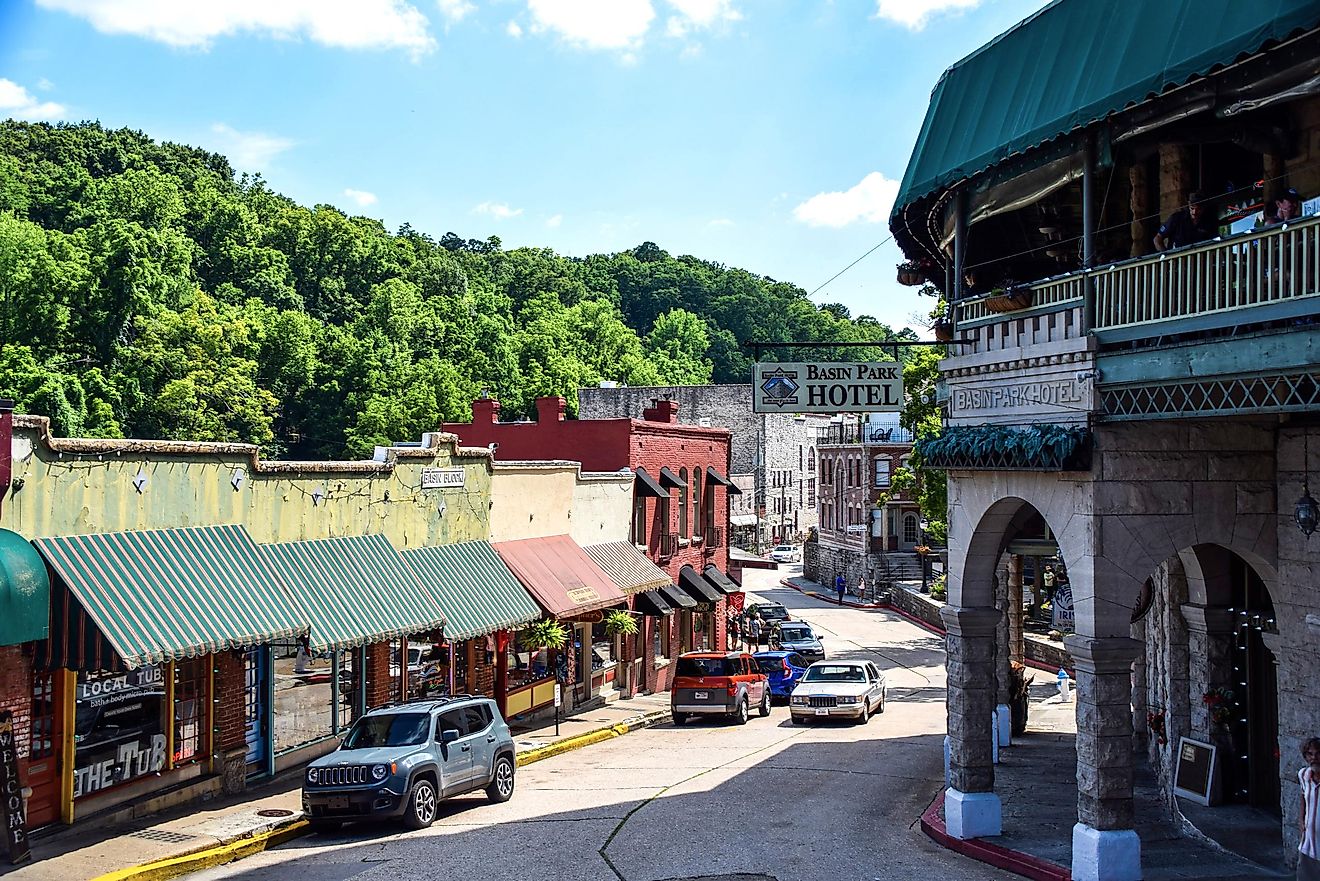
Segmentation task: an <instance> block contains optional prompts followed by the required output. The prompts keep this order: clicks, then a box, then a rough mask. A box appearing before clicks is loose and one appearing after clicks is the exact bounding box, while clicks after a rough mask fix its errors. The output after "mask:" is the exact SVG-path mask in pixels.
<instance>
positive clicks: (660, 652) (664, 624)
mask: <svg viewBox="0 0 1320 881" xmlns="http://www.w3.org/2000/svg"><path fill="white" fill-rule="evenodd" d="M651 628H652V629H651V653H652V654H653V655H655V656H656V657H657V658H664V657H668V655H669V652H668V644H669V619H668V618H654V619H652V620H651Z"/></svg>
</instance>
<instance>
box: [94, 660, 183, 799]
mask: <svg viewBox="0 0 1320 881" xmlns="http://www.w3.org/2000/svg"><path fill="white" fill-rule="evenodd" d="M75 701H76V703H75V707H74V714H75V715H74V744H75V751H74V766H73V767H74V770H73V796H74V798H81V797H83V796H87V795H92V794H93V793H97V792H101V791H102V790H105V789H109V788H110V787H112V786H117V785H119V784H120V783H125V782H128V781H129V780H133V779H134V778H137V777H143V776H146V775H147V774H155V773H157V772H159V771H162V770H164V768H165V752H166V737H165V730H166V729H165V725H166V719H165V713H166V711H167V708H166V706H165V671H164V668H163V667H161V666H160V665H152V666H150V667H142V668H139V669H137V670H130V671H128V672H126V673H79V674H78V683H77V691H76V695H75Z"/></svg>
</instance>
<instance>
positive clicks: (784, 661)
mask: <svg viewBox="0 0 1320 881" xmlns="http://www.w3.org/2000/svg"><path fill="white" fill-rule="evenodd" d="M780 661H781V662H782V663H783V665H784V672H785V673H792V672H793V668H792V667H790V666H788V659H787V658H780Z"/></svg>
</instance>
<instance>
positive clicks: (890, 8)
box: [875, 0, 981, 31]
mask: <svg viewBox="0 0 1320 881" xmlns="http://www.w3.org/2000/svg"><path fill="white" fill-rule="evenodd" d="M980 5H981V0H876V8H875V16H876V18H883V19H888V20H889V21H892V22H896V23H898V24H901V25H902V26H903V27H905V28H908V29H909V30H913V31H919V30H921V29H922V28H924V27H925V26H926V22H927V21H929V20H930V19H931V18H933V17H934V16H937V15H940V14H942V13H946V12H962V11H964V10H967V9H975V8H976V7H978V6H980Z"/></svg>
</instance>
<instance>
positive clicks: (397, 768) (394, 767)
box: [302, 695, 515, 831]
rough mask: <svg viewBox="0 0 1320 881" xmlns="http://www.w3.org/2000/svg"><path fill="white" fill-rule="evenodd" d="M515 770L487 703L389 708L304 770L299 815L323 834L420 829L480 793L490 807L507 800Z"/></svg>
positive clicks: (495, 712)
mask: <svg viewBox="0 0 1320 881" xmlns="http://www.w3.org/2000/svg"><path fill="white" fill-rule="evenodd" d="M514 767H515V763H514V746H513V737H512V735H510V733H509V727H508V726H507V725H506V724H504V719H503V718H502V717H501V716H500V711H499V709H498V708H497V707H496V706H495V702H494V701H492V700H490V699H489V698H484V697H472V696H470V695H461V696H458V697H455V698H453V699H449V700H425V701H412V702H408V703H399V704H386V705H385V706H383V707H378V708H376V709H374V710H372V711H370V712H369V713H367V714H366V715H364V716H362V717H361V718H360V719H358V720H357V722H355V723H354V724H353V727H352V728H350V729H349V730H348V734H347V735H345V737H344V739H343V741H342V742H341V743H340V745H339V748H338V749H336V750H335V751H334V752H331V753H328V754H327V755H324V756H322V757H321V758H319V759H316V760H315V761H313V762H312V763H311V764H310V765H308V766H307V771H306V773H305V774H304V776H303V787H302V805H303V813H304V814H306V815H307V819H308V821H309V822H310V823H311V825H312V828H313V829H317V830H323V831H324V830H329V829H335V828H338V826H339V825H340V823H342V822H344V821H346V820H375V819H386V818H401V819H402V820H403V823H404V825H405V826H407V827H408V828H409V829H424V828H426V827H427V826H430V825H431V823H432V822H434V821H435V817H436V813H437V811H438V808H439V802H440V800H441V799H443V798H448V797H449V796H452V795H459V794H461V793H464V792H471V791H472V790H474V789H482V788H484V789H485V790H486V796H487V797H488V798H489V799H490V800H491V801H494V802H503V801H508V800H509V799H510V798H511V797H512V796H513V783H514Z"/></svg>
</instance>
